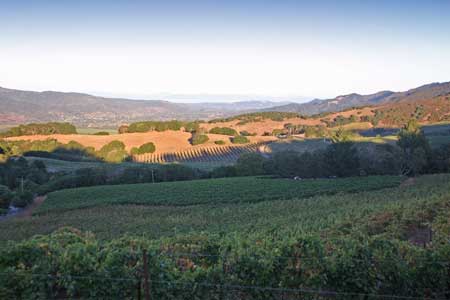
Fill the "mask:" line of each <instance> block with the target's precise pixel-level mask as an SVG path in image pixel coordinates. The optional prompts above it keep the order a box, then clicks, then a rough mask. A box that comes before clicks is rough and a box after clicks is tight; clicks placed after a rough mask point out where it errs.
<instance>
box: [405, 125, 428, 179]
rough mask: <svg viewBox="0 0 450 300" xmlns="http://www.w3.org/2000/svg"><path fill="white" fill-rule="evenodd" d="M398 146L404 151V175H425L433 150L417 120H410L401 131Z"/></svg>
mask: <svg viewBox="0 0 450 300" xmlns="http://www.w3.org/2000/svg"><path fill="white" fill-rule="evenodd" d="M397 145H398V146H399V147H400V148H401V149H402V154H403V155H402V162H403V171H402V172H403V174H405V175H411V176H414V175H417V174H421V173H423V172H424V171H425V167H426V166H427V164H428V163H429V157H430V153H431V148H430V146H429V144H428V140H427V139H426V137H425V135H424V134H423V133H422V131H421V130H420V128H419V126H418V123H417V121H416V120H410V121H409V122H408V123H407V124H406V125H405V127H404V128H403V129H402V130H400V132H399V134H398V141H397Z"/></svg>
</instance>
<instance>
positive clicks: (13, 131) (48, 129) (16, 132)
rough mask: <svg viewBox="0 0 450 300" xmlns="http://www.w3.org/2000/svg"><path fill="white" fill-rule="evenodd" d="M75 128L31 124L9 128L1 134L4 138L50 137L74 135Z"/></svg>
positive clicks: (60, 124)
mask: <svg viewBox="0 0 450 300" xmlns="http://www.w3.org/2000/svg"><path fill="white" fill-rule="evenodd" d="M76 133H77V130H76V128H75V126H73V125H72V124H70V123H57V122H50V123H32V124H26V125H19V126H17V127H13V128H10V129H9V130H8V131H6V132H4V133H2V134H1V136H4V137H10V136H22V135H39V134H41V135H51V134H76Z"/></svg>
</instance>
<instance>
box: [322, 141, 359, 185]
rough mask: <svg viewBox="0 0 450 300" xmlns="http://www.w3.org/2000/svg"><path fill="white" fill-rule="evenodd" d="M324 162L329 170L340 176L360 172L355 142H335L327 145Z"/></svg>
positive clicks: (353, 174)
mask: <svg viewBox="0 0 450 300" xmlns="http://www.w3.org/2000/svg"><path fill="white" fill-rule="evenodd" d="M324 162H325V165H326V168H328V172H329V173H330V174H332V175H335V176H339V177H346V176H355V175H358V174H359V157H358V154H357V150H356V148H355V147H354V144H353V143H350V142H344V143H335V144H332V145H330V146H328V147H327V149H326V150H325V153H324Z"/></svg>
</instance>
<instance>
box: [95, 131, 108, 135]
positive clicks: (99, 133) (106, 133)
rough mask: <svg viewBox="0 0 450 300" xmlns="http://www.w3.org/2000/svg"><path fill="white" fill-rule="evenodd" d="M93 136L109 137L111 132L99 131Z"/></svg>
mask: <svg viewBox="0 0 450 300" xmlns="http://www.w3.org/2000/svg"><path fill="white" fill-rule="evenodd" d="M93 135H109V132H107V131H99V132H95V133H93Z"/></svg>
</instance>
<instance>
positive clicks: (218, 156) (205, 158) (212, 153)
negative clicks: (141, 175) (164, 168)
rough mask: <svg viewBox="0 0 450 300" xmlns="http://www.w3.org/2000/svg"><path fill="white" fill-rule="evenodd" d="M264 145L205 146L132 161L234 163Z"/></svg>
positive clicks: (152, 155)
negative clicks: (243, 155)
mask: <svg viewBox="0 0 450 300" xmlns="http://www.w3.org/2000/svg"><path fill="white" fill-rule="evenodd" d="M265 144H267V143H252V144H247V145H227V146H207V147H201V148H200V147H198V148H196V147H194V148H192V149H189V150H184V151H179V152H167V153H147V154H141V155H134V156H133V161H135V162H139V163H172V162H181V163H183V162H187V163H189V162H235V161H236V160H237V159H238V158H239V156H241V155H242V154H244V153H252V152H260V149H261V147H263V146H264V145H265Z"/></svg>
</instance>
